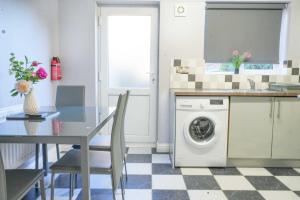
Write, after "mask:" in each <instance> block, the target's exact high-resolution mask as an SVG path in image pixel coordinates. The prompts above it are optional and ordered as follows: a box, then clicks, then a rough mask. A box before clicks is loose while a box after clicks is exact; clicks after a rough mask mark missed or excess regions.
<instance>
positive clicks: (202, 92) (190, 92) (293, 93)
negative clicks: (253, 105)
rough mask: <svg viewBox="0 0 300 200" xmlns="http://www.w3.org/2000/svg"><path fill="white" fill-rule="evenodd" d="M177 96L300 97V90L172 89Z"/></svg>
mask: <svg viewBox="0 0 300 200" xmlns="http://www.w3.org/2000/svg"><path fill="white" fill-rule="evenodd" d="M170 91H171V93H172V94H174V95H175V96H258V97H299V95H300V90H290V91H272V90H250V89H248V90H247V89H228V90H226V89H170Z"/></svg>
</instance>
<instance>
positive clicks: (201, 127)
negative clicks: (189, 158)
mask: <svg viewBox="0 0 300 200" xmlns="http://www.w3.org/2000/svg"><path fill="white" fill-rule="evenodd" d="M189 134H190V136H191V138H192V139H193V140H194V141H195V142H204V141H205V142H207V141H209V140H211V139H212V138H213V136H214V134H215V125H214V122H213V121H212V120H210V119H208V118H207V117H198V118H196V119H194V120H193V121H192V122H191V123H190V126H189Z"/></svg>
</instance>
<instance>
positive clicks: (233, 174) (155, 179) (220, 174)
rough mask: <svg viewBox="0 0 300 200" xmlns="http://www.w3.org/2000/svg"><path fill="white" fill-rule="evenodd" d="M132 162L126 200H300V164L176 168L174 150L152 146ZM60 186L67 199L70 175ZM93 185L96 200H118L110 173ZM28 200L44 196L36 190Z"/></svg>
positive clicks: (136, 151) (58, 196)
mask: <svg viewBox="0 0 300 200" xmlns="http://www.w3.org/2000/svg"><path fill="white" fill-rule="evenodd" d="M127 161H128V164H127V168H128V174H129V175H128V181H127V182H126V183H125V188H126V190H125V199H126V200H261V199H262V200H263V199H266V200H297V199H298V200H300V168H298V169H295V168H181V169H180V168H177V169H172V167H171V163H170V159H169V155H168V154H162V153H157V152H156V151H155V150H154V149H150V148H149V149H146V148H130V149H129V151H128V156H127ZM48 178H49V177H47V180H46V182H48V183H49V180H48ZM55 185H56V187H55V200H67V199H68V195H69V190H68V187H69V176H68V175H66V174H61V175H58V176H57V178H56V181H55ZM80 187H81V183H80V177H79V178H78V184H77V188H76V190H75V194H74V197H73V200H81V199H82V198H81V189H80ZM91 188H92V190H91V195H92V199H93V200H111V199H112V192H111V189H110V188H111V185H110V177H109V176H107V175H92V176H91ZM47 195H48V198H47V199H49V197H50V196H49V195H50V189H49V188H48V189H47ZM25 199H26V200H29V199H30V200H32V199H40V197H39V196H38V194H37V193H36V192H35V190H32V191H30V193H29V194H28V195H27V197H26V198H25ZM117 199H121V193H120V191H117Z"/></svg>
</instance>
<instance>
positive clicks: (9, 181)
mask: <svg viewBox="0 0 300 200" xmlns="http://www.w3.org/2000/svg"><path fill="white" fill-rule="evenodd" d="M5 175H6V186H7V197H8V200H17V199H20V197H22V196H24V195H25V194H26V192H28V190H29V189H31V188H32V187H33V186H34V184H35V183H36V182H37V181H38V180H39V179H40V178H41V177H43V170H35V169H12V170H5Z"/></svg>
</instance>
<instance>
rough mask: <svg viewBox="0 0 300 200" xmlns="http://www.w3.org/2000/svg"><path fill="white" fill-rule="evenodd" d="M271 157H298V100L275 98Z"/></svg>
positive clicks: (299, 148)
mask: <svg viewBox="0 0 300 200" xmlns="http://www.w3.org/2000/svg"><path fill="white" fill-rule="evenodd" d="M274 111H275V112H274V129H273V146H272V158H274V159H300V100H299V99H297V98H293V97H282V98H275V109H274Z"/></svg>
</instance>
